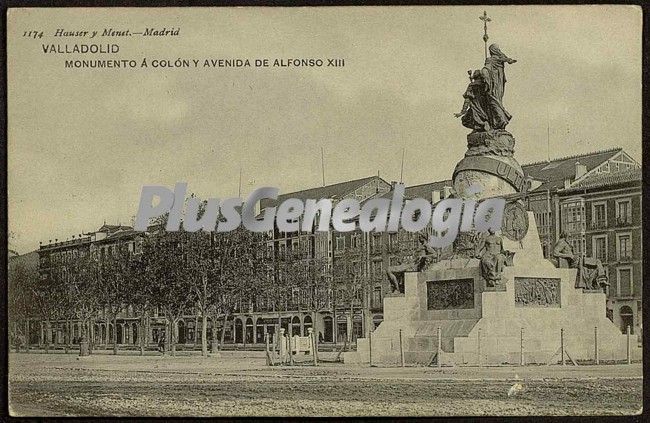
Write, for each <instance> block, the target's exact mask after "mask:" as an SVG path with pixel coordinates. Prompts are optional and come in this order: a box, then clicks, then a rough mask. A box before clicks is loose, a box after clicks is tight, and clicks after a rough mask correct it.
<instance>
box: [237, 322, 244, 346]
mask: <svg viewBox="0 0 650 423" xmlns="http://www.w3.org/2000/svg"><path fill="white" fill-rule="evenodd" d="M243 342H244V324H243V323H242V321H241V319H235V344H241V343H243Z"/></svg>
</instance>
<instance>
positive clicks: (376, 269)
mask: <svg viewBox="0 0 650 423" xmlns="http://www.w3.org/2000/svg"><path fill="white" fill-rule="evenodd" d="M383 264H384V263H383V262H381V261H373V262H372V273H373V274H374V275H375V276H381V274H382V271H383V269H382V268H383Z"/></svg>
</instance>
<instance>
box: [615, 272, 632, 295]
mask: <svg viewBox="0 0 650 423" xmlns="http://www.w3.org/2000/svg"><path fill="white" fill-rule="evenodd" d="M633 292H634V285H633V282H632V268H631V267H620V268H618V269H616V295H617V296H619V297H631V296H632V295H633Z"/></svg>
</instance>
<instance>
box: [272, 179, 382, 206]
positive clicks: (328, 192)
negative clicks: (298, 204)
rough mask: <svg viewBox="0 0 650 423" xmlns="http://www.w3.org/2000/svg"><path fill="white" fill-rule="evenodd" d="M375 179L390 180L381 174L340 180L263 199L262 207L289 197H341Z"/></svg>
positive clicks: (302, 198) (315, 198) (318, 198)
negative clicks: (382, 177)
mask: <svg viewBox="0 0 650 423" xmlns="http://www.w3.org/2000/svg"><path fill="white" fill-rule="evenodd" d="M375 179H377V180H379V181H381V182H383V183H385V184H388V182H386V181H384V180H383V179H381V178H380V177H379V176H368V177H366V178H361V179H353V180H351V181H345V182H339V183H336V184H331V185H325V186H323V187H315V188H308V189H305V190H302V191H295V192H289V193H286V194H280V195H279V196H278V199H277V200H276V201H274V200H269V199H264V200H262V202H261V208H262V209H263V208H265V207H269V206H271V205H273V204H275V203H277V204H279V203H281V202H282V201H284V200H286V199H287V198H297V199H299V200H303V201H304V200H307V199H314V200H320V199H321V198H329V199H333V198H338V199H341V198H343V197H345V196H346V195H348V194H350V193H352V192H354V191H355V190H356V189H358V188H360V187H362V186H364V185H366V184H367V183H368V182H371V181H372V180H375Z"/></svg>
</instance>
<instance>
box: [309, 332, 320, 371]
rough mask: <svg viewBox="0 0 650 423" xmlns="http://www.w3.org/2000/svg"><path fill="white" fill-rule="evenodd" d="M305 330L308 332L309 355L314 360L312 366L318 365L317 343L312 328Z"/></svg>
mask: <svg viewBox="0 0 650 423" xmlns="http://www.w3.org/2000/svg"><path fill="white" fill-rule="evenodd" d="M307 332H308V333H309V341H310V343H311V356H312V358H313V360H314V366H318V356H317V355H316V354H318V344H317V343H316V337H315V336H314V329H313V328H308V329H307Z"/></svg>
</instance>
